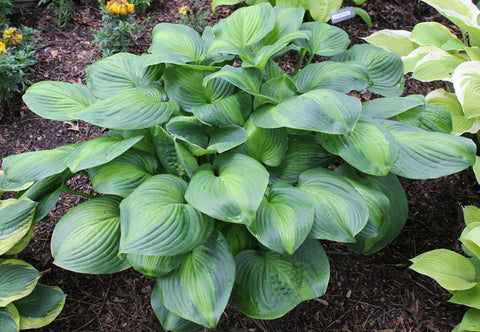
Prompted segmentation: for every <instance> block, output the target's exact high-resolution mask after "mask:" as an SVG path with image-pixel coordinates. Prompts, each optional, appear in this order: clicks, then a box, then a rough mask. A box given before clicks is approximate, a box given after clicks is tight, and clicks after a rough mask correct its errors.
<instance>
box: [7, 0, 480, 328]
mask: <svg viewBox="0 0 480 332" xmlns="http://www.w3.org/2000/svg"><path fill="white" fill-rule="evenodd" d="M351 3H352V2H350V1H345V4H346V5H348V4H351ZM199 4H200V9H201V10H205V11H209V12H210V3H209V2H208V1H200V2H199ZM184 5H187V6H190V7H193V6H194V4H193V2H192V1H186V0H185V1H181V0H173V1H165V2H160V1H159V0H155V1H154V2H153V3H152V6H151V7H150V8H149V9H147V11H146V12H145V13H138V14H137V20H138V21H139V22H140V23H142V24H145V23H146V21H147V17H149V16H150V17H151V23H150V26H149V27H148V28H147V29H146V31H144V32H142V33H140V34H139V35H138V38H137V39H136V46H135V48H134V49H132V51H133V52H134V53H137V54H140V53H142V52H146V50H147V48H148V46H149V45H150V37H149V35H150V32H151V29H152V28H153V27H154V26H155V25H156V24H157V23H160V22H177V21H178V19H179V14H178V9H179V8H180V7H181V6H184ZM362 8H363V9H365V10H366V11H367V12H368V13H369V14H370V15H371V17H372V21H373V27H372V28H367V26H366V25H365V24H364V23H363V21H361V20H360V19H359V18H354V19H352V20H349V21H346V22H342V23H341V24H339V25H338V26H339V27H341V28H343V29H345V30H346V31H347V32H348V34H349V36H350V38H351V40H352V43H362V41H361V39H360V38H361V37H365V36H367V35H369V34H371V33H372V32H375V31H378V30H380V29H406V30H411V29H412V28H413V26H414V25H415V24H417V23H419V22H421V21H431V20H436V21H440V22H444V23H445V21H444V20H443V19H441V16H440V15H439V14H437V13H436V12H435V11H434V10H433V9H431V8H430V7H429V6H427V5H425V4H423V3H418V2H416V1H411V2H406V1H397V0H382V1H380V0H367V2H366V3H365V4H364V5H363V6H362ZM231 10H232V9H231V8H228V7H220V8H219V10H218V11H219V12H220V14H221V15H220V16H214V15H211V14H210V15H209V16H208V17H207V18H208V20H210V21H212V22H214V21H216V20H218V19H219V18H221V17H225V16H227V15H228V14H229V13H230V11H231ZM53 21H54V13H53V11H51V10H47V9H44V8H27V9H24V11H23V13H22V14H20V13H17V14H15V15H14V16H13V17H12V25H14V26H20V25H25V26H29V27H32V28H34V29H37V30H38V31H39V32H38V35H39V37H40V40H41V44H42V46H41V47H40V48H39V49H38V51H37V54H36V57H37V61H38V64H37V65H36V66H35V74H34V75H32V76H31V77H30V80H31V81H32V82H38V81H42V80H58V81H64V82H71V83H81V82H82V80H83V78H84V70H85V67H86V66H87V65H88V64H89V62H91V61H93V59H95V58H97V57H98V56H99V54H100V53H99V52H98V49H97V47H96V45H95V44H94V43H93V42H92V40H93V37H92V33H91V29H92V28H97V27H98V26H99V24H100V22H101V12H100V10H99V6H98V4H97V3H95V2H93V1H87V2H86V3H78V4H77V6H76V8H75V17H74V19H73V20H72V22H71V23H69V24H67V27H66V29H65V30H62V29H59V28H57V27H56V26H55V25H54V23H53ZM407 91H408V93H420V94H423V95H425V94H426V93H428V92H429V91H430V87H429V86H428V85H427V84H420V83H418V82H417V81H413V80H408V81H407ZM13 105H14V107H12V108H10V109H9V110H8V111H6V110H2V111H4V116H3V118H2V119H1V120H0V158H4V157H5V156H8V155H11V154H15V153H21V152H26V151H35V150H43V149H50V148H54V147H57V146H60V145H63V144H68V143H72V142H77V141H83V140H87V139H91V138H94V137H97V136H99V135H101V134H102V132H103V130H102V129H101V128H98V127H95V126H92V125H90V124H88V123H84V122H82V121H76V122H53V121H49V120H45V119H41V118H39V116H37V115H36V114H34V113H32V112H30V111H29V110H28V109H27V108H26V106H24V105H23V104H22V102H21V100H20V99H17V100H16V101H14V103H13ZM0 112H1V111H0ZM402 184H403V185H404V187H405V189H406V193H407V198H408V201H409V217H408V221H407V225H406V227H405V229H404V230H403V231H402V233H401V234H400V235H399V236H398V237H397V239H396V240H395V241H394V242H393V243H392V244H390V245H389V246H388V247H387V248H385V249H383V250H382V251H380V252H378V253H377V254H374V255H370V256H358V255H355V254H354V253H352V252H351V251H350V250H348V249H347V248H346V247H345V246H343V245H341V244H336V243H331V242H326V241H324V242H322V243H323V246H324V248H325V249H326V251H327V254H328V256H329V260H330V264H331V278H330V283H329V286H328V289H327V292H326V294H325V295H324V296H323V297H322V298H319V299H315V300H311V301H307V302H304V303H302V304H300V305H299V306H298V307H296V308H295V309H294V310H292V311H291V312H290V313H288V314H287V315H285V316H284V317H282V318H279V319H276V320H273V321H259V320H254V319H251V318H247V317H245V316H244V315H242V314H240V313H239V312H238V311H237V310H236V309H235V308H234V307H233V306H228V307H227V310H226V312H225V314H224V315H223V316H222V318H221V320H220V322H219V325H218V327H217V328H216V329H214V330H215V331H375V330H376V331H382V330H383V331H389V330H390V331H448V330H451V329H452V328H453V327H454V326H455V325H456V323H458V322H459V321H460V320H461V317H462V316H463V313H464V312H465V310H466V309H465V308H464V307H462V306H458V305H454V304H449V303H447V302H446V300H447V299H448V298H449V294H448V292H446V291H445V290H443V289H442V288H441V287H439V286H438V285H437V284H436V283H435V282H434V281H433V280H431V279H429V278H427V277H424V276H422V275H419V274H417V273H415V272H413V271H412V270H409V269H408V265H409V259H410V258H412V257H414V256H416V255H418V254H420V253H423V252H426V251H428V250H432V249H436V248H447V249H453V250H456V251H460V246H459V243H458V241H457V238H458V236H459V235H460V233H461V230H462V229H463V227H464V224H463V218H462V213H461V207H462V206H464V205H469V204H474V205H477V206H480V202H479V197H480V196H479V190H480V188H479V186H478V184H477V183H476V181H475V178H474V176H473V173H472V172H471V170H466V171H464V172H462V173H459V174H455V175H451V176H448V177H445V178H441V179H436V180H428V181H412V180H402ZM69 186H70V188H72V189H76V190H80V191H84V192H87V191H89V190H90V186H89V183H87V182H86V181H85V180H84V179H83V178H79V177H76V178H73V179H72V180H70V183H69ZM78 202H79V199H78V197H77V196H72V195H67V194H64V195H62V197H61V199H60V201H59V203H58V204H57V207H56V209H55V210H54V211H53V212H52V213H51V215H50V219H49V221H48V222H46V223H40V224H38V225H37V226H36V229H35V232H34V236H33V239H32V242H31V243H30V245H29V246H28V247H27V249H26V250H24V251H23V252H22V253H21V255H20V258H21V259H24V260H26V261H27V262H29V263H30V264H32V265H33V266H35V267H36V268H37V269H38V270H40V271H42V273H43V279H42V282H43V283H46V284H49V285H57V286H59V287H61V288H62V289H63V291H64V292H65V293H66V294H67V301H66V305H65V308H64V309H63V311H62V313H61V314H60V316H59V317H58V318H57V320H56V321H54V322H53V323H52V324H50V325H49V326H47V327H45V328H43V329H41V330H42V331H92V330H93V331H159V330H161V326H160V323H159V322H158V320H157V318H156V317H155V315H154V313H153V311H152V309H151V306H150V294H151V290H152V289H153V286H154V280H153V279H151V278H148V277H145V276H143V275H141V274H139V273H137V272H135V271H134V270H133V269H129V270H127V271H124V272H122V273H118V274H115V275H101V276H95V275H82V274H77V273H72V272H69V271H65V270H63V269H61V268H58V267H56V266H55V265H53V264H52V258H51V255H50V247H49V242H50V237H51V233H52V230H53V226H54V225H55V223H56V222H57V221H58V220H59V219H60V217H61V216H63V215H64V214H65V212H66V211H68V210H69V209H70V208H72V207H73V206H75V205H76V204H78Z"/></svg>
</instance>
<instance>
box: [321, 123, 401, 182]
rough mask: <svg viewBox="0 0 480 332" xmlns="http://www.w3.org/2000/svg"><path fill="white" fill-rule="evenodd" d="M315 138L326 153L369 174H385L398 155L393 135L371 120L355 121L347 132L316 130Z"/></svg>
mask: <svg viewBox="0 0 480 332" xmlns="http://www.w3.org/2000/svg"><path fill="white" fill-rule="evenodd" d="M318 137H319V139H320V142H321V143H322V146H323V147H324V148H325V149H326V150H327V151H328V152H330V153H333V154H336V155H339V156H340V157H342V158H343V159H344V160H345V161H347V162H348V163H349V164H350V165H352V166H354V167H355V168H357V169H358V170H360V171H362V172H364V173H367V174H371V175H381V176H383V175H387V174H388V173H389V172H390V170H391V169H392V166H393V164H394V163H395V160H396V159H397V156H398V146H397V142H396V141H395V138H394V137H393V135H392V134H391V133H390V132H389V131H388V130H386V129H385V128H384V127H383V126H382V125H381V124H380V123H379V122H378V121H375V120H373V119H371V120H368V119H365V120H360V121H358V122H357V124H356V125H355V129H354V130H353V131H352V132H351V133H348V134H346V135H329V134H323V133H319V134H318Z"/></svg>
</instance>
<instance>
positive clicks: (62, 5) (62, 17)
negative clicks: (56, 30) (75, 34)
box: [38, 0, 75, 29]
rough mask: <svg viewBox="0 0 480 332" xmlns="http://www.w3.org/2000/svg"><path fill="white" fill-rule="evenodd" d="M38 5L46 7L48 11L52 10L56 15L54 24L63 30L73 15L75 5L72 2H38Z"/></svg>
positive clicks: (65, 0)
mask: <svg viewBox="0 0 480 332" xmlns="http://www.w3.org/2000/svg"><path fill="white" fill-rule="evenodd" d="M38 5H39V6H42V5H47V8H48V9H53V10H54V11H55V13H56V14H57V18H56V19H55V24H56V25H57V26H59V27H61V28H63V29H65V27H66V26H67V23H68V22H69V20H70V19H71V18H72V17H73V16H74V15H75V3H74V2H73V0H40V1H39V2H38Z"/></svg>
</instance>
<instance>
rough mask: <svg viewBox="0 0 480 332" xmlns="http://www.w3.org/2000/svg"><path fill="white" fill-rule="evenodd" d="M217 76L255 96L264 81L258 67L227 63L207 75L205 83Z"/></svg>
mask: <svg viewBox="0 0 480 332" xmlns="http://www.w3.org/2000/svg"><path fill="white" fill-rule="evenodd" d="M282 72H283V70H282ZM215 78H221V79H223V80H225V81H228V82H230V83H231V84H232V85H234V86H236V87H237V88H239V89H241V90H243V91H245V92H248V93H249V94H252V95H254V96H258V95H259V93H260V83H261V81H262V77H261V73H260V70H259V69H258V68H255V67H232V66H230V65H226V66H223V67H222V69H220V70H219V71H216V72H214V73H212V74H210V75H208V76H206V77H205V78H204V80H203V85H207V84H208V83H209V82H210V81H211V80H212V79H215Z"/></svg>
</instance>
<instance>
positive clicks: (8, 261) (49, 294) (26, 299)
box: [0, 171, 65, 332]
mask: <svg viewBox="0 0 480 332" xmlns="http://www.w3.org/2000/svg"><path fill="white" fill-rule="evenodd" d="M39 183H40V182H37V183H35V184H33V183H32V182H29V183H27V184H25V185H20V186H19V184H18V183H15V182H9V181H7V180H6V179H5V173H4V172H3V171H0V196H1V194H2V193H3V191H18V190H20V191H22V193H21V194H20V195H19V197H18V198H10V199H5V200H0V330H1V331H4V332H11V331H20V330H23V329H33V328H40V327H43V326H45V325H48V324H49V323H50V322H51V321H53V320H54V319H55V317H57V316H58V314H59V313H60V311H61V310H62V308H63V305H64V304H65V294H64V293H63V292H62V290H61V289H60V288H58V287H52V286H47V285H43V284H41V283H39V282H38V280H39V279H40V276H41V275H40V272H39V271H38V270H36V269H35V268H34V267H33V266H32V265H30V264H28V263H27V262H24V261H22V260H19V259H16V258H14V257H13V255H15V254H18V253H19V252H21V251H22V250H23V249H24V248H25V247H26V246H27V245H28V243H29V242H30V239H31V237H32V233H33V228H34V226H35V224H36V223H37V222H38V221H39V220H41V219H43V218H44V217H45V216H46V215H47V214H48V211H49V207H47V206H46V205H45V204H44V202H38V203H37V202H35V201H34V200H32V199H35V198H37V197H38V196H37V194H36V193H35V191H36V190H38V189H39V187H40V185H39ZM31 198H32V199H31ZM52 207H53V206H50V208H52Z"/></svg>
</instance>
